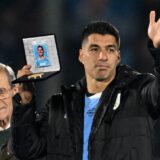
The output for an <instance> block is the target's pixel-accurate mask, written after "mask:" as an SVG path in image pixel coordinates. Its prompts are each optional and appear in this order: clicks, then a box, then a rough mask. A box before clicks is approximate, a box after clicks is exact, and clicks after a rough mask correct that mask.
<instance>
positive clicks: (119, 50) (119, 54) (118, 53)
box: [118, 50, 121, 63]
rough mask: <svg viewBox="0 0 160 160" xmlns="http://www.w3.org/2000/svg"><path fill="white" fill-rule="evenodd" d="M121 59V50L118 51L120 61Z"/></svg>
mask: <svg viewBox="0 0 160 160" xmlns="http://www.w3.org/2000/svg"><path fill="white" fill-rule="evenodd" d="M120 61H121V54H120V50H119V51H118V63H120Z"/></svg>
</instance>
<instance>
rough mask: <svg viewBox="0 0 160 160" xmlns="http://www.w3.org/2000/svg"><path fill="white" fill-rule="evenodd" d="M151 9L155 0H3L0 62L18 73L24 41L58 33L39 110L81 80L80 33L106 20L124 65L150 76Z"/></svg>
mask: <svg viewBox="0 0 160 160" xmlns="http://www.w3.org/2000/svg"><path fill="white" fill-rule="evenodd" d="M152 9H153V10H156V11H157V17H159V16H160V1H159V0H130V1H127V0H121V1H117V0H54V1H53V0H14V1H13V0H1V1H0V62H1V63H5V64H8V65H10V66H11V67H12V68H13V69H14V70H15V72H17V70H18V69H20V68H21V67H22V66H23V65H24V64H26V61H25V56H24V48H23V43H22V38H27V37H36V36H43V35H48V34H52V33H55V34H56V37H57V43H58V50H59V56H60V60H61V65H62V71H61V72H60V73H59V74H57V75H55V76H53V77H51V78H49V79H47V80H46V81H41V82H38V83H36V92H37V94H38V97H40V98H38V100H37V103H38V106H39V108H41V107H42V106H43V105H44V103H45V102H46V100H47V99H48V98H49V97H50V95H52V94H53V93H55V92H57V91H60V86H61V84H64V85H69V84H72V83H74V82H75V81H76V80H78V79H79V78H81V77H82V76H83V67H82V66H81V64H80V63H79V62H78V51H79V47H80V36H81V32H82V29H83V28H84V26H85V25H86V24H88V23H89V22H90V21H93V20H106V21H109V22H111V23H113V24H114V25H115V26H116V27H117V28H118V29H119V31H120V35H121V55H122V63H125V64H129V65H131V66H132V67H134V68H135V69H137V70H138V71H140V72H152V73H153V69H152V67H153V61H152V58H151V56H150V54H149V52H148V50H147V47H146V43H147V40H148V37H147V27H148V19H149V18H148V17H149V12H150V10H152ZM159 121H160V120H158V121H157V122H156V123H155V130H156V132H155V134H156V140H155V143H156V148H157V147H158V148H157V151H156V154H157V156H159V157H160V122H159Z"/></svg>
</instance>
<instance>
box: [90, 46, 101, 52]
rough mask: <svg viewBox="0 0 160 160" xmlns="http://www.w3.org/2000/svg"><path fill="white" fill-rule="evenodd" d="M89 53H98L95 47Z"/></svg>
mask: <svg viewBox="0 0 160 160" xmlns="http://www.w3.org/2000/svg"><path fill="white" fill-rule="evenodd" d="M90 52H92V53H97V52H99V49H98V48H97V47H92V48H91V49H90Z"/></svg>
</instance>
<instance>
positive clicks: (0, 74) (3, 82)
mask: <svg viewBox="0 0 160 160" xmlns="http://www.w3.org/2000/svg"><path fill="white" fill-rule="evenodd" d="M8 76H9V75H8V74H7V73H6V72H5V71H3V70H0V88H5V87H8V86H11V84H10V82H9V77H8Z"/></svg>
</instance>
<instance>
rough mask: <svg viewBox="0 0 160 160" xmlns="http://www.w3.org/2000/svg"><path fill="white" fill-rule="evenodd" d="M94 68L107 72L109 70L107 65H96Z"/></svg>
mask: <svg viewBox="0 0 160 160" xmlns="http://www.w3.org/2000/svg"><path fill="white" fill-rule="evenodd" d="M96 68H97V69H101V70H107V69H108V68H109V65H105V64H98V65H96Z"/></svg>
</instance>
